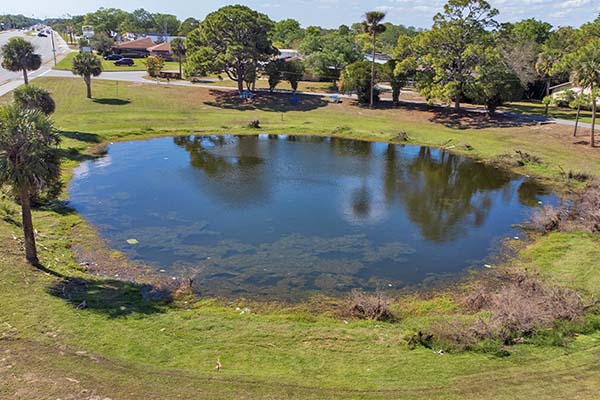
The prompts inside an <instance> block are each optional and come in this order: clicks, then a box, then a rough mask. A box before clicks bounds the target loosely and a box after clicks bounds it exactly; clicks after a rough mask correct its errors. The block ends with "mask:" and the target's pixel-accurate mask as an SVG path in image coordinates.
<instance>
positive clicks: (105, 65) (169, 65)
mask: <svg viewBox="0 0 600 400" xmlns="http://www.w3.org/2000/svg"><path fill="white" fill-rule="evenodd" d="M76 54H77V53H69V54H67V56H66V57H65V58H64V59H63V60H61V61H60V62H59V63H58V64H56V66H55V67H54V69H58V70H62V71H70V70H71V66H72V65H73V57H75V55H76ZM133 61H134V62H135V64H134V65H132V66H130V67H129V66H126V65H122V66H116V65H115V62H114V61H108V60H102V70H103V71H107V72H110V71H113V72H114V71H145V70H146V64H144V59H143V58H134V59H133ZM163 69H164V70H165V71H171V70H173V71H179V63H178V62H176V61H166V62H165V67H164V68H163Z"/></svg>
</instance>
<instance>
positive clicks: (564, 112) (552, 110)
mask: <svg viewBox="0 0 600 400" xmlns="http://www.w3.org/2000/svg"><path fill="white" fill-rule="evenodd" d="M545 109H546V106H545V105H544V104H542V103H534V102H514V103H509V104H507V105H505V106H503V107H501V108H500V110H502V111H509V112H516V113H521V114H533V115H544V111H545ZM548 117H550V118H558V119H566V120H569V121H575V118H576V117H577V110H573V109H571V108H559V107H549V108H548ZM579 120H580V121H581V122H586V123H591V122H592V112H591V111H585V110H582V111H581V115H580V118H579Z"/></svg>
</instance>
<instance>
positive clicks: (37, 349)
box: [0, 78, 600, 399]
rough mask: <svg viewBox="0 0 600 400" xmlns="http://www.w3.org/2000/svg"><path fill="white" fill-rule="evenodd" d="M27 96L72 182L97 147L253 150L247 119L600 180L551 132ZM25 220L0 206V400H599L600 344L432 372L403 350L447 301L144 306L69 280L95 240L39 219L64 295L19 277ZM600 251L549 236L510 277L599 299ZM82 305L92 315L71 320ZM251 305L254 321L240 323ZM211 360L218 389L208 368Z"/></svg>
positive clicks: (132, 95) (288, 110) (34, 276)
mask: <svg viewBox="0 0 600 400" xmlns="http://www.w3.org/2000/svg"><path fill="white" fill-rule="evenodd" d="M35 84H36V85H39V86H42V87H44V88H46V89H48V90H49V91H50V92H51V93H52V95H53V96H54V98H55V100H56V103H57V110H56V113H55V114H54V116H53V118H54V120H55V122H56V126H57V128H59V129H60V130H62V131H63V132H64V140H63V144H62V146H63V148H64V150H65V152H66V154H67V156H68V161H66V162H65V165H64V167H65V180H68V177H69V174H70V168H71V167H73V166H74V165H76V163H77V162H79V161H80V160H82V159H85V158H86V157H88V154H90V153H91V152H92V148H96V147H97V146H100V145H102V144H103V143H107V142H111V141H116V140H129V139H142V138H148V137H154V136H160V135H173V134H183V133H187V134H189V133H239V134H253V133H257V131H256V130H252V129H250V128H248V127H247V124H248V122H249V121H251V120H255V119H259V120H260V123H261V126H262V127H263V128H262V129H261V130H260V132H268V133H296V134H320V135H337V136H344V137H351V138H359V139H366V140H381V141H385V140H394V139H395V138H396V137H397V134H398V133H399V132H402V131H404V132H406V133H407V134H408V136H409V138H410V139H409V143H415V144H426V145H432V146H438V147H439V146H445V147H450V148H452V149H453V150H455V151H458V152H461V153H465V154H471V155H472V156H475V157H480V158H482V159H486V160H490V161H494V162H500V161H502V160H506V158H507V156H506V153H514V151H513V150H514V149H522V150H523V151H527V152H530V153H531V154H535V155H536V156H539V157H540V158H541V159H542V163H541V164H535V165H532V164H527V165H525V166H523V167H516V166H515V167H514V168H515V170H516V171H518V172H522V173H529V174H538V175H540V176H542V177H546V178H548V179H550V180H552V181H554V182H555V183H556V184H557V185H559V186H561V187H563V188H564V187H565V186H566V185H567V182H565V181H564V180H561V178H560V171H561V168H562V169H565V170H574V171H588V172H590V173H594V174H600V153H599V152H598V150H591V149H589V148H588V147H586V146H582V145H578V144H576V143H574V142H573V141H571V139H570V136H569V134H568V133H563V131H562V130H561V128H560V127H552V126H542V127H539V126H535V127H529V126H525V127H498V126H490V127H488V126H484V125H482V124H484V123H483V122H479V123H477V124H476V123H475V122H473V121H470V120H468V119H465V120H463V121H460V126H458V127H457V126H456V123H457V121H452V120H448V119H447V118H446V117H444V116H443V115H437V114H435V113H432V112H428V111H419V110H407V109H402V108H399V109H381V110H378V109H375V110H369V109H365V108H359V107H356V106H354V105H351V104H350V103H349V102H346V103H344V104H330V103H328V102H327V101H326V100H324V99H319V98H317V97H304V96H301V97H300V104H299V105H298V106H294V105H292V104H291V102H290V97H289V96H269V95H261V96H259V97H257V98H256V99H255V100H254V102H252V103H240V101H239V99H238V98H237V96H236V95H235V93H234V94H230V93H225V92H218V91H211V90H208V89H200V88H187V87H175V86H168V85H156V84H148V85H140V84H125V83H120V84H119V91H118V96H117V94H116V84H115V83H114V82H111V81H100V80H95V81H93V87H92V90H93V95H94V100H87V99H85V85H84V84H83V82H82V81H81V79H67V78H39V79H37V80H36V81H35ZM9 98H10V96H5V97H4V98H0V102H2V101H8V100H9ZM466 144H468V145H469V147H468V148H467V147H466V146H465V145H466ZM18 219H19V211H18V207H17V205H16V204H14V203H13V202H12V201H9V200H8V199H6V198H5V199H0V237H1V238H3V239H2V240H0V304H1V306H0V382H1V383H0V398H19V399H20V398H22V399H30V398H70V397H69V396H71V397H72V396H76V395H77V394H81V396H80V397H84V398H85V396H88V397H90V396H97V397H99V398H105V397H109V398H112V399H139V398H143V399H170V398H182V399H197V398H207V399H214V398H225V399H228V398H248V399H259V398H260V399H262V398H264V399H282V398H305V399H327V398H335V399H339V398H352V399H361V398H364V399H373V398H381V399H389V398H402V399H431V398H436V399H481V398H486V399H531V398H536V399H554V398H574V399H593V398H595V397H596V396H597V393H598V392H599V391H600V364H599V363H598V357H600V333H599V332H591V333H586V334H581V335H579V336H577V337H576V338H575V339H574V340H573V341H572V342H571V343H570V344H568V345H566V346H563V347H558V346H547V345H541V344H535V345H534V344H524V345H518V346H512V347H510V348H509V349H508V350H509V352H510V356H508V357H499V356H496V355H494V354H492V353H486V352H463V353H455V354H445V355H439V354H436V353H435V352H434V351H433V350H430V349H425V348H421V347H419V348H417V349H415V350H410V349H409V348H408V346H407V344H406V337H407V335H408V334H410V333H414V332H415V331H416V330H418V329H422V328H423V327H427V326H429V325H430V324H432V323H434V322H435V321H440V320H442V321H443V320H444V319H445V318H447V317H449V316H452V315H455V314H457V313H460V308H459V307H458V306H457V305H456V304H454V303H453V302H452V300H450V299H449V298H448V297H447V296H445V295H444V294H443V293H441V294H439V295H433V296H432V297H431V298H424V299H423V298H420V297H415V298H414V299H413V298H412V297H410V298H407V299H404V300H403V301H400V302H399V303H398V304H396V305H395V306H394V307H395V308H394V309H395V311H396V312H397V314H398V315H399V316H400V317H401V318H400V321H399V322H396V323H382V322H365V321H357V320H348V321H344V320H343V318H340V317H339V316H336V315H337V314H335V313H334V312H333V311H331V310H335V309H339V307H341V306H340V304H339V301H335V300H332V299H319V298H314V299H312V300H311V301H308V302H306V303H303V304H299V305H273V304H270V303H269V304H267V303H251V302H248V301H244V300H242V299H238V300H236V301H234V302H233V303H230V304H228V303H226V302H222V301H217V300H211V299H203V300H193V299H191V298H188V297H181V298H179V299H178V300H177V301H176V302H175V303H173V304H165V303H164V302H160V301H146V300H144V299H143V296H142V287H141V286H140V285H139V284H134V283H128V282H123V281H117V280H112V279H110V278H103V277H98V276H94V275H91V274H89V273H87V272H85V270H84V268H83V267H82V266H81V265H79V263H78V260H76V258H75V256H74V253H73V249H75V248H80V247H82V246H85V245H87V246H92V247H94V246H96V243H97V242H98V238H97V237H96V235H95V233H94V231H93V229H92V228H91V227H90V226H88V225H87V224H86V222H85V221H84V220H83V218H82V217H81V216H79V215H78V214H76V213H71V212H65V210H62V209H57V210H55V209H47V210H42V209H38V210H36V211H35V214H34V222H35V224H36V227H37V229H38V240H39V246H40V251H41V254H40V255H41V259H42V262H43V264H44V265H45V266H46V267H47V268H49V269H50V270H52V271H54V272H55V273H57V274H61V275H64V276H67V277H70V278H71V279H70V281H69V282H70V283H69V284H67V285H65V284H64V280H63V279H61V278H59V277H56V276H53V275H50V274H46V273H43V272H40V271H37V270H35V269H33V268H32V267H30V266H28V265H26V264H25V263H24V262H23V261H22V254H21V248H20V242H19V240H18V238H19V236H20V232H19V227H18V226H17V224H18ZM13 235H14V236H13ZM13 237H14V238H17V239H13ZM598 245H599V238H598V235H587V234H582V233H569V234H562V233H561V234H551V235H547V236H544V237H541V238H538V239H537V240H535V241H534V242H533V243H531V244H530V245H528V246H526V247H525V248H523V249H520V250H519V251H518V253H517V255H516V256H515V258H513V259H512V260H511V261H510V263H509V264H510V265H514V266H516V267H519V268H527V269H529V270H535V271H538V272H540V273H541V274H542V275H543V276H546V277H547V278H548V279H550V280H555V281H557V282H560V283H561V284H564V285H568V286H571V287H574V288H576V289H578V290H580V291H581V292H583V293H585V294H588V295H590V294H595V295H596V296H598V295H600V289H599V288H600V286H599V285H598V283H599V282H600V278H599V277H600V271H598V268H600V267H599V265H598V259H599V258H600V254H599V250H598V249H599V248H600V246H598ZM97 246H98V247H99V248H100V247H102V246H101V244H97ZM98 251H100V250H98ZM111 254H112V253H111ZM112 256H114V258H115V260H117V261H118V260H121V258H120V256H119V255H118V254H113V255H112ZM125 264H126V263H125V262H124V261H123V265H125ZM123 272H125V271H123ZM82 300H86V305H87V307H85V308H84V309H78V308H77V306H78V305H79V304H81V302H82ZM246 306H248V307H251V308H252V310H253V312H252V313H250V314H245V315H240V313H239V311H236V310H235V308H236V307H242V308H243V307H246ZM217 359H219V360H220V361H221V363H222V365H223V369H222V370H221V371H220V372H217V371H215V369H214V366H215V363H216V361H217ZM15 393H16V395H15Z"/></svg>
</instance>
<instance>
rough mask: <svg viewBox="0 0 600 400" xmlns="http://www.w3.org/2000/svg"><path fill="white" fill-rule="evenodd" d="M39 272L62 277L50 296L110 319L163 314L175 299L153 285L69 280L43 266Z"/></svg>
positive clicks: (49, 291) (95, 280)
mask: <svg viewBox="0 0 600 400" xmlns="http://www.w3.org/2000/svg"><path fill="white" fill-rule="evenodd" d="M38 269H40V270H42V271H45V272H48V273H50V274H52V275H54V276H57V277H59V278H61V279H60V280H59V281H58V282H56V283H53V284H52V285H50V286H49V287H48V289H47V291H48V293H49V294H51V295H52V296H55V297H58V298H61V299H63V300H65V301H66V302H67V303H68V304H70V305H71V306H73V308H76V309H78V310H81V311H92V312H97V313H102V314H106V315H107V316H109V317H110V318H119V317H125V316H128V315H133V314H143V315H149V314H155V313H162V312H164V305H166V304H168V303H169V302H170V301H171V300H172V298H171V295H170V294H169V292H168V291H165V290H160V289H157V288H155V287H154V286H152V285H144V284H138V283H134V282H127V281H120V280H115V279H102V278H74V277H66V276H64V275H61V274H57V273H55V272H53V271H50V270H48V269H46V268H45V267H43V266H38Z"/></svg>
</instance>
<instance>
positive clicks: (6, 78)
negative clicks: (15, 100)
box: [0, 30, 71, 96]
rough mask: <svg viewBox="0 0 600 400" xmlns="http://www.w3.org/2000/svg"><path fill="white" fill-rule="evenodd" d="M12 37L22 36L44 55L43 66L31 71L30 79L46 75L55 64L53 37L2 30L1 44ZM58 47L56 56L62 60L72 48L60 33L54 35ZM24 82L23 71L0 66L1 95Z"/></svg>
mask: <svg viewBox="0 0 600 400" xmlns="http://www.w3.org/2000/svg"><path fill="white" fill-rule="evenodd" d="M12 37H22V38H23V39H25V40H28V41H30V42H31V43H32V44H33V46H34V47H35V51H36V53H38V54H40V55H41V56H42V66H41V67H40V69H38V70H37V71H31V72H29V74H28V76H29V79H30V80H31V79H35V78H37V77H39V76H42V75H45V74H47V73H48V71H50V70H51V69H52V67H53V66H54V57H53V54H52V39H51V38H50V36H48V37H37V36H27V35H25V33H24V32H22V31H18V30H12V31H6V32H0V46H2V45H4V44H5V43H6V42H8V40H9V39H10V38H12ZM54 43H55V47H56V58H57V60H58V61H60V60H61V59H62V58H63V57H64V56H65V55H66V54H67V53H69V52H70V51H71V50H70V49H69V46H67V44H66V43H65V41H64V40H63V39H62V38H61V37H60V36H59V35H58V34H55V35H54ZM22 84H23V73H22V72H11V71H7V70H5V69H4V68H2V67H1V66H0V96H2V95H4V94H6V93H8V92H10V91H11V90H13V89H16V88H17V87H19V86H20V85H22Z"/></svg>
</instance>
